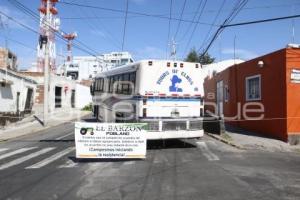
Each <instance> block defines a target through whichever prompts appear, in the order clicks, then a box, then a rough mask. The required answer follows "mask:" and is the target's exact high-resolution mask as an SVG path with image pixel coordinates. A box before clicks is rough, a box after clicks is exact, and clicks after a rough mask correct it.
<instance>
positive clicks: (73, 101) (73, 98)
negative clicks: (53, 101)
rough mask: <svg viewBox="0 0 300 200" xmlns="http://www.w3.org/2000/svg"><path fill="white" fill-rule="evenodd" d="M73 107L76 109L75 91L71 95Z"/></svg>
mask: <svg viewBox="0 0 300 200" xmlns="http://www.w3.org/2000/svg"><path fill="white" fill-rule="evenodd" d="M71 106H72V108H75V90H72V93H71Z"/></svg>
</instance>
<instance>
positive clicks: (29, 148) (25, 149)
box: [0, 147, 37, 160]
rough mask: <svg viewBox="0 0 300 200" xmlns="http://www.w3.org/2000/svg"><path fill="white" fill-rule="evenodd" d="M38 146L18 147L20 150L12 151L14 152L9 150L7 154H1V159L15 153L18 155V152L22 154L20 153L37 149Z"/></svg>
mask: <svg viewBox="0 0 300 200" xmlns="http://www.w3.org/2000/svg"><path fill="white" fill-rule="evenodd" d="M36 148H37V147H28V148H22V149H18V150H15V151H12V152H9V153H6V154H3V155H1V156H0V160H2V159H4V158H8V157H10V156H13V155H16V154H20V153H23V152H26V151H29V150H32V149H36Z"/></svg>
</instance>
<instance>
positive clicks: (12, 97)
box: [0, 69, 37, 125]
mask: <svg viewBox="0 0 300 200" xmlns="http://www.w3.org/2000/svg"><path fill="white" fill-rule="evenodd" d="M36 87H37V82H35V81H34V80H32V79H29V78H27V77H25V76H22V75H20V74H18V73H17V72H15V71H12V70H4V69H0V125H5V123H6V121H17V118H18V117H22V116H24V114H28V113H31V111H32V106H33V103H34V95H35V91H36Z"/></svg>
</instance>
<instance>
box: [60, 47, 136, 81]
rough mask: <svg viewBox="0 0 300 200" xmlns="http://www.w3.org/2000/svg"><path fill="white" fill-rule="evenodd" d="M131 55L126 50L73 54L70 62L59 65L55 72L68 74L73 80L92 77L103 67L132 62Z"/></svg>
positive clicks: (107, 67) (63, 74)
mask: <svg viewBox="0 0 300 200" xmlns="http://www.w3.org/2000/svg"><path fill="white" fill-rule="evenodd" d="M132 62H133V59H132V56H131V55H130V54H129V53H128V52H111V53H108V54H102V55H100V56H97V58H96V57H93V56H74V57H73V62H72V63H65V64H63V65H61V66H60V67H59V68H58V70H57V74H59V75H62V76H70V77H72V79H75V80H87V79H90V78H93V77H94V76H95V75H96V74H97V73H99V72H101V71H102V70H104V69H109V68H113V67H117V66H120V65H125V64H128V63H132Z"/></svg>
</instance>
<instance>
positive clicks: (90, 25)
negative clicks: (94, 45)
mask: <svg viewBox="0 0 300 200" xmlns="http://www.w3.org/2000/svg"><path fill="white" fill-rule="evenodd" d="M78 9H79V14H80V15H81V14H84V15H85V16H88V14H87V13H86V12H85V10H84V8H81V7H78ZM92 14H94V13H93V12H92ZM84 15H82V16H84ZM98 21H100V20H98ZM85 24H86V25H88V27H89V28H90V29H91V30H95V31H98V30H101V28H100V27H99V25H98V24H97V23H91V22H90V20H87V21H86V23H85ZM102 27H103V25H102ZM108 36H112V34H111V33H110V32H109V34H108ZM110 40H111V44H113V45H114V46H115V47H117V48H118V49H119V48H120V46H121V45H118V44H117V43H115V40H116V39H112V38H110Z"/></svg>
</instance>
